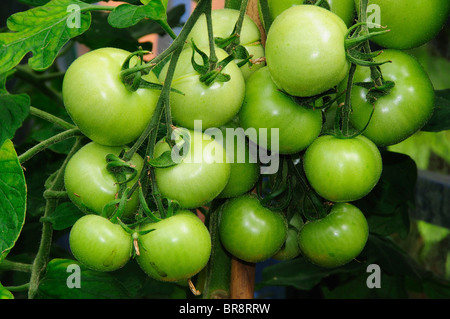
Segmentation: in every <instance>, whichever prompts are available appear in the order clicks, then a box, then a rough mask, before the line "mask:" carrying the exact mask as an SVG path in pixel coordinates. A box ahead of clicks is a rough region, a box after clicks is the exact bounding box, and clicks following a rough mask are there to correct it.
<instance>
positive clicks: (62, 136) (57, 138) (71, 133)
mask: <svg viewBox="0 0 450 319" xmlns="http://www.w3.org/2000/svg"><path fill="white" fill-rule="evenodd" d="M80 135H82V133H81V131H80V130H79V129H78V128H74V129H70V130H67V131H64V132H61V133H59V134H56V135H54V136H52V137H50V138H48V139H46V140H45V141H42V142H40V143H39V144H36V145H35V146H33V147H32V148H30V149H28V150H27V151H26V152H25V153H23V154H22V155H20V156H19V162H20V163H21V164H23V163H25V162H26V161H28V160H29V159H30V158H32V157H33V156H34V155H36V154H37V153H39V152H41V151H43V150H45V149H47V148H48V147H50V146H52V145H53V144H56V143H59V142H61V141H64V140H66V139H69V138H72V137H76V136H80Z"/></svg>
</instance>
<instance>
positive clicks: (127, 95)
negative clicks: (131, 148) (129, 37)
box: [62, 47, 160, 146]
mask: <svg viewBox="0 0 450 319" xmlns="http://www.w3.org/2000/svg"><path fill="white" fill-rule="evenodd" d="M129 54H131V53H130V52H128V51H125V50H121V49H116V48H109V47H108V48H101V49H97V50H93V51H90V52H88V53H85V54H83V55H82V56H80V57H78V58H77V59H76V60H75V61H74V62H73V63H72V64H71V65H70V66H69V68H68V69H67V71H66V74H65V76H64V80H63V88H62V92H63V100H64V105H65V107H66V110H67V112H68V113H69V115H70V116H71V118H72V120H73V121H74V123H75V124H76V125H77V126H78V128H79V129H80V130H81V132H82V133H83V134H85V135H86V136H87V137H88V138H90V139H91V140H93V141H95V142H97V143H99V144H103V145H108V146H121V145H125V144H128V143H130V142H133V141H134V140H135V139H137V138H138V137H139V136H140V135H141V133H142V132H143V131H144V129H145V128H146V126H147V125H148V123H149V122H150V120H151V117H152V115H153V113H154V110H155V108H156V103H157V102H158V98H159V95H160V91H159V90H153V89H142V88H141V89H138V90H137V91H135V92H131V91H129V90H128V89H127V88H126V87H125V85H124V84H123V83H122V81H121V79H120V71H121V68H122V64H123V62H124V61H125V59H126V58H127V57H128V55H129ZM143 78H144V79H146V80H147V81H150V82H155V83H159V81H158V79H157V77H156V76H155V75H154V74H153V73H152V72H151V73H149V74H148V75H145V76H143Z"/></svg>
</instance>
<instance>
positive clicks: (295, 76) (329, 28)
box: [266, 5, 349, 97]
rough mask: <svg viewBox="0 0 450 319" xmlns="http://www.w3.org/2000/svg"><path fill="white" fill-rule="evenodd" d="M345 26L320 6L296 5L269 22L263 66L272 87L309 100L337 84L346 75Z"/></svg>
mask: <svg viewBox="0 0 450 319" xmlns="http://www.w3.org/2000/svg"><path fill="white" fill-rule="evenodd" d="M346 33H347V26H346V25H345V23H344V21H342V19H341V18H339V17H338V16H337V15H336V14H334V13H332V12H331V11H329V10H326V9H324V8H321V7H317V6H312V5H297V6H293V7H290V8H289V9H287V10H285V11H283V12H282V13H281V14H280V15H279V16H278V17H277V18H276V19H275V20H274V21H273V23H272V25H271V27H270V29H269V31H268V33H267V41H266V63H267V66H268V68H269V70H270V74H271V75H272V79H273V81H274V82H275V84H276V85H277V86H278V87H279V88H280V89H281V90H282V91H284V92H286V93H287V94H289V95H293V96H298V97H308V96H314V95H318V94H320V93H323V92H325V91H327V90H329V89H331V88H333V87H334V86H336V85H337V84H339V83H340V82H341V81H342V80H343V79H344V78H345V76H346V75H347V72H348V70H349V62H348V61H347V57H346V53H345V48H344V40H345V35H346Z"/></svg>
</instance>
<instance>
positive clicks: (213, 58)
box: [205, 1, 218, 70]
mask: <svg viewBox="0 0 450 319" xmlns="http://www.w3.org/2000/svg"><path fill="white" fill-rule="evenodd" d="M211 11H212V1H208V3H207V6H206V10H205V15H206V26H207V28H208V43H209V63H210V70H214V69H215V68H216V65H217V62H218V58H217V55H216V44H215V42H214V31H213V25H212V18H211Z"/></svg>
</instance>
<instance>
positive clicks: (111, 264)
mask: <svg viewBox="0 0 450 319" xmlns="http://www.w3.org/2000/svg"><path fill="white" fill-rule="evenodd" d="M69 243H70V249H71V251H72V253H73V255H74V256H75V258H76V259H77V260H78V261H80V262H81V263H82V264H84V265H85V266H86V267H88V268H90V269H93V270H96V271H102V272H106V271H115V270H118V269H120V268H122V267H123V266H125V264H127V263H128V261H129V260H130V258H131V254H132V247H133V246H132V237H131V235H130V234H128V233H127V232H126V231H125V230H124V229H123V228H122V226H120V225H118V224H113V223H112V222H111V221H109V220H108V219H106V218H104V217H101V216H98V215H93V214H91V215H85V216H83V217H81V218H80V219H78V220H77V221H76V222H75V224H74V225H73V226H72V229H71V230H70V236H69Z"/></svg>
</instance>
